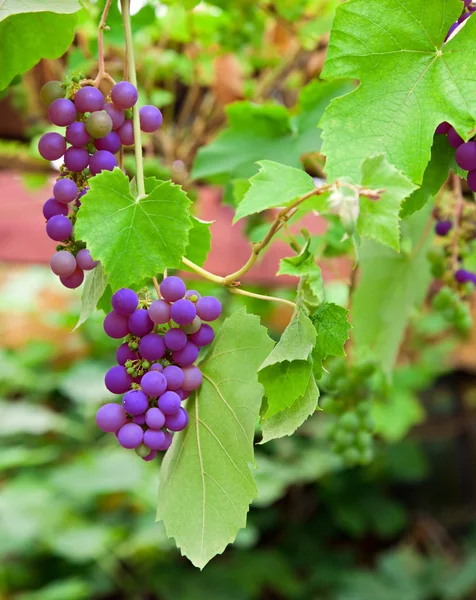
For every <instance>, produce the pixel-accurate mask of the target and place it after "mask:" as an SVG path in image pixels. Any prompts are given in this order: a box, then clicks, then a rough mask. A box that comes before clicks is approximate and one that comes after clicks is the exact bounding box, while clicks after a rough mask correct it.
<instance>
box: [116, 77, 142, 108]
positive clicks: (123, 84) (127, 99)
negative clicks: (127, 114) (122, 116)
mask: <svg viewBox="0 0 476 600" xmlns="http://www.w3.org/2000/svg"><path fill="white" fill-rule="evenodd" d="M138 97H139V94H138V93H137V89H136V88H135V87H134V86H133V85H132V83H129V82H128V81H120V82H119V83H116V85H115V86H114V87H113V88H112V90H111V99H112V101H113V102H114V105H115V106H117V107H118V108H124V109H126V108H132V107H133V106H134V104H135V103H136V102H137V99H138Z"/></svg>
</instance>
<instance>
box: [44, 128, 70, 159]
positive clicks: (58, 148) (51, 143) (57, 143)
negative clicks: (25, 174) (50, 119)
mask: <svg viewBox="0 0 476 600" xmlns="http://www.w3.org/2000/svg"><path fill="white" fill-rule="evenodd" d="M38 151H39V153H40V154H41V156H42V157H43V158H44V159H45V160H58V159H59V158H61V157H62V156H63V155H64V153H65V152H66V140H65V139H64V137H63V136H62V135H60V134H59V133H53V132H51V133H45V135H42V136H41V138H40V141H39V142H38Z"/></svg>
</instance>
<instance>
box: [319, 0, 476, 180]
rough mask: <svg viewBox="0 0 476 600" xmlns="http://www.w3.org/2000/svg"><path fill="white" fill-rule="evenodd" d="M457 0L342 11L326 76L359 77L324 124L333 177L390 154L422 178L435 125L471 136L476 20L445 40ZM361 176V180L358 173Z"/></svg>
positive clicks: (367, 2)
mask: <svg viewBox="0 0 476 600" xmlns="http://www.w3.org/2000/svg"><path fill="white" fill-rule="evenodd" d="M460 14H461V2H460V1H459V0H433V1H432V2H431V3H429V2H428V0H349V1H348V2H345V3H343V4H341V6H340V7H339V8H338V9H337V13H336V18H335V21H334V25H333V29H332V32H331V38H330V42H329V50H328V54H327V60H326V63H325V66H324V70H323V73H322V76H323V78H324V79H329V80H339V79H346V78H347V79H349V78H352V79H358V80H359V81H360V85H359V87H358V88H357V89H356V90H355V91H354V92H352V93H350V94H347V95H346V96H343V97H341V98H338V99H336V100H334V101H333V102H332V103H331V104H330V106H329V107H328V109H327V110H326V112H325V114H324V117H323V118H322V120H321V122H320V126H321V127H322V128H323V134H322V135H323V140H324V141H323V147H322V151H323V153H324V154H325V155H326V157H327V162H326V171H327V173H328V176H329V178H330V179H331V180H333V179H336V178H339V177H341V176H342V175H347V176H349V177H353V178H358V176H359V170H360V164H361V162H362V160H363V159H364V158H365V157H366V156H368V155H371V154H380V153H382V152H384V153H385V154H386V155H387V158H388V160H389V162H390V163H391V164H393V165H394V166H395V167H396V168H397V169H399V170H401V171H403V172H404V173H405V174H406V175H407V176H408V177H409V178H410V179H411V180H412V181H413V182H415V183H421V182H422V178H423V173H424V171H425V167H426V165H427V163H428V161H429V159H430V149H431V145H432V141H433V134H434V131H435V128H436V127H437V125H438V124H439V123H441V122H442V121H449V122H451V123H452V124H453V125H454V126H455V127H456V129H457V130H458V131H459V132H460V133H461V135H464V136H466V138H467V137H468V134H469V131H470V130H471V128H472V127H474V125H475V118H476V79H475V78H474V64H475V63H476V46H475V44H474V39H475V37H476V19H474V18H471V19H469V20H468V21H467V22H466V25H465V27H464V28H463V29H462V30H461V31H460V32H459V33H458V34H457V35H456V36H455V37H454V38H453V39H451V40H450V41H449V42H448V43H447V44H444V38H445V35H446V32H447V31H448V29H449V27H450V25H451V24H452V22H453V21H455V20H456V18H457V17H458V16H459V15H460ZM356 180H357V179H356Z"/></svg>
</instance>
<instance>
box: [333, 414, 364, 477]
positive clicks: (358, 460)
mask: <svg viewBox="0 0 476 600" xmlns="http://www.w3.org/2000/svg"><path fill="white" fill-rule="evenodd" d="M370 410H371V406H370V403H369V402H360V403H359V404H357V405H356V407H355V409H354V410H347V411H346V412H344V413H342V414H341V415H340V416H338V417H337V419H336V421H335V423H334V425H333V427H332V428H331V429H330V430H329V431H328V438H329V440H330V442H331V443H332V451H333V452H334V453H335V454H339V455H341V456H342V459H343V461H344V463H345V464H346V465H348V466H354V465H366V464H368V463H370V462H371V461H372V459H373V437H372V430H373V420H372V417H371V415H370Z"/></svg>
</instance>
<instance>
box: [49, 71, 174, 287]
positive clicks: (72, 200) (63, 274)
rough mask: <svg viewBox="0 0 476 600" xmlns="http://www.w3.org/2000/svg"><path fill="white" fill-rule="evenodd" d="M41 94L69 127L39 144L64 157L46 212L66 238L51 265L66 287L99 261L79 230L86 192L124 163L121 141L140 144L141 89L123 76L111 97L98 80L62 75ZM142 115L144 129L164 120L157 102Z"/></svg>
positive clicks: (57, 121)
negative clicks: (135, 112)
mask: <svg viewBox="0 0 476 600" xmlns="http://www.w3.org/2000/svg"><path fill="white" fill-rule="evenodd" d="M74 79H76V81H74ZM40 97H41V100H42V102H43V103H44V104H45V105H46V106H48V118H49V120H50V122H51V123H52V124H53V125H56V126H58V127H65V128H66V129H65V134H64V136H63V135H61V134H60V133H56V132H49V133H45V134H44V135H43V136H42V137H41V139H40V141H39V144H38V149H39V152H40V154H41V156H42V157H43V158H44V159H45V160H50V161H53V160H59V159H61V158H62V159H63V165H62V166H61V168H60V177H59V178H58V180H57V181H56V183H55V185H54V186H53V197H52V198H50V199H49V200H47V201H46V202H45V204H44V206H43V215H44V217H45V219H46V234H47V235H48V237H49V238H51V239H52V240H54V241H56V242H60V245H59V246H57V248H56V250H57V251H56V254H54V255H53V257H52V258H51V263H50V264H51V270H52V271H53V273H55V274H56V275H58V276H59V278H60V281H61V283H62V284H63V285H64V286H65V287H67V288H71V289H74V288H77V287H79V286H80V285H81V284H82V282H83V280H84V271H89V270H92V269H94V268H95V267H96V265H97V264H98V262H97V261H95V260H94V259H93V258H92V257H91V254H90V252H89V250H88V249H87V248H86V245H85V244H84V243H83V242H81V241H80V240H77V239H76V238H75V236H74V224H75V221H76V214H77V212H78V210H80V208H81V198H83V196H84V195H85V194H86V193H87V191H88V189H89V184H88V181H89V179H90V178H91V177H94V175H97V174H98V173H101V171H104V170H107V171H112V170H113V169H114V167H116V166H118V162H117V159H116V156H115V155H116V154H117V153H118V152H119V150H120V149H121V146H132V145H133V144H134V128H133V121H132V114H131V111H130V109H131V108H132V107H133V106H134V105H135V104H136V102H137V99H138V93H137V89H136V88H135V86H133V85H132V84H131V83H129V82H127V81H120V82H119V83H116V84H115V85H114V87H113V88H112V90H111V93H110V95H109V96H108V97H106V98H105V97H104V95H103V94H102V92H101V91H100V90H99V89H97V88H95V87H93V86H89V85H87V86H85V87H81V86H80V83H79V78H78V77H74V78H73V81H71V83H70V84H69V85H66V84H63V83H61V82H59V81H50V82H48V83H46V84H45V85H44V86H43V88H42V90H41V93H40ZM139 117H140V127H141V130H142V131H143V132H146V133H153V132H154V131H156V130H157V129H158V128H159V127H160V125H161V124H162V113H161V112H160V110H159V109H158V108H156V107H155V106H150V105H147V106H142V107H141V109H140V110H139Z"/></svg>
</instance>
